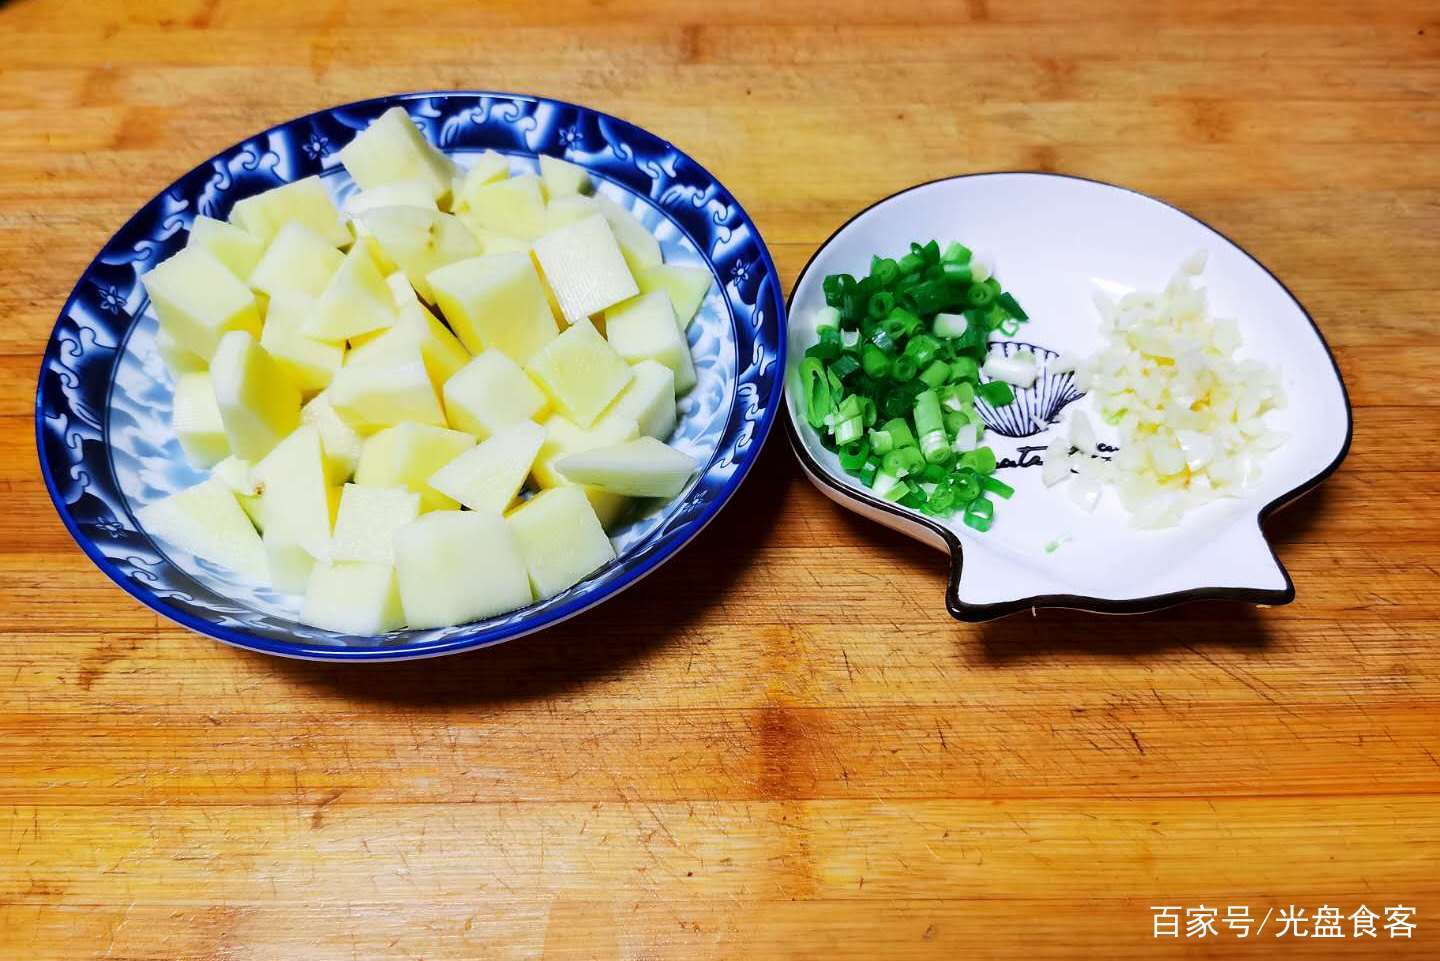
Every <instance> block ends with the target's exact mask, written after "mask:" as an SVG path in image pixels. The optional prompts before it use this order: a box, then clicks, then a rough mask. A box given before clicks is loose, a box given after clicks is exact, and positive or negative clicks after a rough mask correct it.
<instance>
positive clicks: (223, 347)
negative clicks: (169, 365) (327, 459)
mask: <svg viewBox="0 0 1440 961" xmlns="http://www.w3.org/2000/svg"><path fill="white" fill-rule="evenodd" d="M210 381H211V384H212V385H213V386H214V388H215V402H216V403H217V404H218V405H219V407H220V419H221V420H222V421H223V422H224V423H225V436H226V437H227V438H228V439H229V441H230V450H231V451H232V452H234V453H235V454H236V455H237V456H239V457H243V458H244V459H246V460H249V461H258V460H259V459H260V458H262V457H264V456H265V455H266V454H268V453H270V449H271V448H272V447H274V446H275V445H276V444H278V443H280V441H281V439H283V438H284V437H285V436H286V435H288V434H289V433H290V432H291V431H292V430H294V429H295V428H296V426H298V425H299V423H300V388H298V387H296V386H295V385H294V384H293V383H291V381H290V378H288V377H286V376H285V372H284V371H282V370H281V369H280V365H279V364H277V363H275V361H274V360H273V359H272V358H271V357H270V354H269V353H268V352H267V351H266V350H265V348H264V347H261V346H260V345H259V344H258V343H256V342H255V338H254V337H252V336H250V334H249V333H247V332H246V331H243V330H232V331H231V332H230V333H228V334H226V335H225V336H224V337H222V338H221V339H220V346H219V347H217V348H216V349H215V358H214V360H212V361H211V363H210Z"/></svg>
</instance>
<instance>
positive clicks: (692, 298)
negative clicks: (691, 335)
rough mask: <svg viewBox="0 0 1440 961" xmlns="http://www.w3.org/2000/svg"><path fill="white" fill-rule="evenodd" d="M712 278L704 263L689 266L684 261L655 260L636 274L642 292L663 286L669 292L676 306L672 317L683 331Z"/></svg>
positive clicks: (692, 317) (698, 306) (649, 291)
mask: <svg viewBox="0 0 1440 961" xmlns="http://www.w3.org/2000/svg"><path fill="white" fill-rule="evenodd" d="M712 280H713V278H712V277H711V276H710V271H709V270H708V269H706V268H704V267H689V266H686V265H684V264H657V265H656V266H654V267H647V268H646V269H645V270H642V271H641V272H640V273H638V274H636V275H635V281H636V283H638V284H639V285H640V292H641V293H642V294H650V293H654V292H655V291H657V290H663V291H664V292H665V293H667V294H669V295H670V304H671V306H673V307H674V308H675V321H676V323H677V324H678V325H679V326H680V330H681V331H684V330H685V329H686V328H687V327H689V326H690V321H691V320H693V319H694V318H695V314H696V312H697V311H699V309H700V305H701V304H702V303H704V302H705V295H706V294H708V293H709V292H710V284H711V281H712Z"/></svg>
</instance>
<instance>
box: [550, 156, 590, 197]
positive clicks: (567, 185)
mask: <svg viewBox="0 0 1440 961" xmlns="http://www.w3.org/2000/svg"><path fill="white" fill-rule="evenodd" d="M540 186H541V187H543V188H544V189H545V199H546V200H554V199H555V198H556V197H565V196H569V195H573V194H582V193H584V192H585V191H587V190H589V189H590V175H589V174H587V173H586V172H585V168H584V167H579V166H576V165H575V164H572V163H570V162H569V161H568V160H561V159H560V158H559V157H551V156H549V155H548V154H541V155H540Z"/></svg>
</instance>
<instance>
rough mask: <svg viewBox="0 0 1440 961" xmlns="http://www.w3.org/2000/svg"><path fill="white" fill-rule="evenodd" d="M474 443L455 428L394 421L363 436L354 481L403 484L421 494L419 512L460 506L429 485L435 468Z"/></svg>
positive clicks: (407, 488)
mask: <svg viewBox="0 0 1440 961" xmlns="http://www.w3.org/2000/svg"><path fill="white" fill-rule="evenodd" d="M474 446H475V438H474V437H472V436H470V435H469V434H467V433H465V432H464V431H458V430H446V429H445V428H443V427H432V426H430V425H428V424H397V425H396V426H394V427H391V428H389V429H388V430H382V431H381V432H380V433H378V434H375V435H373V436H371V437H368V438H366V440H365V446H364V449H363V450H361V452H360V463H359V465H358V466H357V467H356V468H355V483H357V484H364V485H365V486H367V487H404V488H405V489H406V490H410V491H413V492H414V493H416V494H419V495H420V510H421V512H422V513H423V512H425V511H433V510H454V509H455V508H457V507H459V506H460V505H459V502H457V501H456V500H455V499H454V498H453V497H448V496H446V495H445V494H442V493H440V492H439V491H437V490H435V489H434V488H433V487H431V486H430V478H431V476H433V475H434V473H435V472H436V471H438V470H439V469H440V468H442V467H444V466H445V465H446V464H448V463H450V462H451V461H452V460H454V459H455V458H457V457H459V456H460V455H461V454H463V453H464V452H465V451H467V450H469V449H470V448H471V447H474Z"/></svg>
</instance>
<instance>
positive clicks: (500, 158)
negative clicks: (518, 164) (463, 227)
mask: <svg viewBox="0 0 1440 961" xmlns="http://www.w3.org/2000/svg"><path fill="white" fill-rule="evenodd" d="M508 176H510V159H509V158H508V157H506V156H505V155H504V154H500V153H496V152H495V151H493V150H487V151H485V152H484V153H482V154H481V155H480V156H479V157H476V158H475V162H474V163H472V164H471V165H470V168H469V169H468V170H465V171H463V172H462V173H461V174H460V176H459V177H457V178H456V180H455V203H454V205H453V206H454V209H455V210H456V211H457V212H460V213H464V212H468V211H469V210H470V199H471V197H472V196H473V194H474V193H475V191H477V190H479V189H480V188H481V187H483V186H485V185H486V184H493V183H495V182H496V181H497V180H504V179H505V178H506V177H508Z"/></svg>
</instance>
